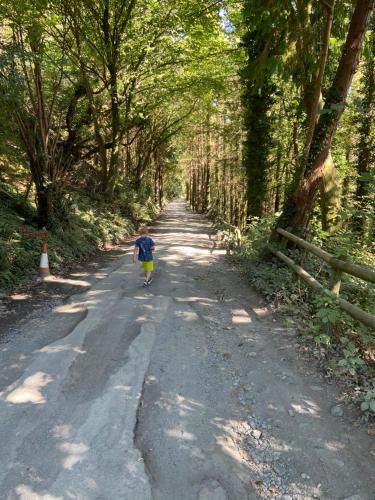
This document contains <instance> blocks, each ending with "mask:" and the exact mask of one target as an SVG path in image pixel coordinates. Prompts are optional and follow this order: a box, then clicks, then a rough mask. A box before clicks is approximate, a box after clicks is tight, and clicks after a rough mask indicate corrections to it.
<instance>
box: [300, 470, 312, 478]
mask: <svg viewBox="0 0 375 500" xmlns="http://www.w3.org/2000/svg"><path fill="white" fill-rule="evenodd" d="M301 477H302V479H310V476H309V475H308V474H305V473H304V472H303V473H302V474H301Z"/></svg>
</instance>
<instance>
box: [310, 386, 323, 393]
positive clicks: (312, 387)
mask: <svg viewBox="0 0 375 500" xmlns="http://www.w3.org/2000/svg"><path fill="white" fill-rule="evenodd" d="M310 389H311V390H312V391H316V392H318V391H322V390H323V387H320V385H312V386H310Z"/></svg>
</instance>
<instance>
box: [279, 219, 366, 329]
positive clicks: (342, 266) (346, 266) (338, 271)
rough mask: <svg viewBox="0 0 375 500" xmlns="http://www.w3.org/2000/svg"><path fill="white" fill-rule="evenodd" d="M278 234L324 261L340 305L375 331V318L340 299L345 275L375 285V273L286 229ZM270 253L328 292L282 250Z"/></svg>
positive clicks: (311, 283)
mask: <svg viewBox="0 0 375 500" xmlns="http://www.w3.org/2000/svg"><path fill="white" fill-rule="evenodd" d="M277 232H278V233H279V234H280V235H281V236H282V238H283V240H284V241H285V239H287V240H290V241H293V243H295V244H296V245H298V246H299V247H302V248H304V249H305V250H307V251H308V252H310V253H312V254H314V255H316V256H317V257H319V258H320V259H322V260H324V261H325V262H326V263H327V264H328V266H329V268H330V274H331V282H330V290H331V292H333V293H334V294H335V295H337V300H338V304H339V306H340V307H341V309H342V310H343V311H345V312H346V313H348V314H349V315H350V316H352V317H353V318H354V319H356V320H358V321H360V322H361V323H363V324H365V325H367V326H369V327H370V328H373V329H374V330H375V316H372V314H369V313H368V312H366V311H363V309H361V308H359V307H358V306H355V305H354V304H351V303H350V302H348V301H347V300H345V299H342V298H341V297H339V294H340V287H341V277H342V274H343V273H346V274H350V275H351V276H356V277H357V278H360V279H362V280H365V281H367V282H369V283H375V271H373V270H372V269H370V268H368V267H364V266H359V265H358V264H353V263H351V262H346V261H344V260H340V259H338V258H337V257H335V256H334V255H332V254H330V253H328V252H326V251H325V250H322V249H321V248H319V247H317V246H315V245H313V244H312V243H309V242H307V241H305V240H303V239H302V238H298V236H296V235H294V234H292V233H289V231H286V230H285V229H281V228H278V229H277ZM269 249H270V251H271V252H272V253H273V254H274V255H276V257H278V258H279V259H280V260H282V261H283V262H285V264H287V266H289V267H290V268H291V269H293V271H294V272H295V273H296V274H298V276H300V277H301V278H302V279H303V280H304V281H306V283H308V284H309V285H310V286H311V287H312V288H314V290H316V291H318V292H324V291H328V290H327V289H326V288H325V287H324V286H323V285H322V284H321V283H319V281H317V280H316V279H315V278H314V277H313V276H311V274H309V273H308V272H307V271H306V270H305V269H303V267H301V266H300V265H298V264H297V263H296V262H294V260H292V259H290V258H289V257H287V256H286V255H285V254H284V253H283V252H281V251H280V250H276V249H275V248H272V247H271V246H270V247H269Z"/></svg>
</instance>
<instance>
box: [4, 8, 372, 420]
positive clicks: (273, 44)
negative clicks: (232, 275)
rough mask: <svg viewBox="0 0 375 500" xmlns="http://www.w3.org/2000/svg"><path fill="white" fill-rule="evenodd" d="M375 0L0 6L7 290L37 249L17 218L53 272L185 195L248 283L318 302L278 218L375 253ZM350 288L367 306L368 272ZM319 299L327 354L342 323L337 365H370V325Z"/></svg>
mask: <svg viewBox="0 0 375 500" xmlns="http://www.w3.org/2000/svg"><path fill="white" fill-rule="evenodd" d="M374 3H375V0H340V1H335V0H295V1H292V2H290V1H286V0H277V1H276V0H242V1H240V0H238V1H236V0H211V1H206V0H173V1H172V0H163V1H155V0H76V1H74V2H71V1H68V0H56V1H54V2H49V1H48V0H34V1H31V0H30V1H29V0H25V1H23V2H19V1H15V0H9V1H8V2H2V3H1V6H0V110H1V127H0V207H1V212H0V244H1V246H0V283H1V287H2V288H3V289H9V288H11V287H12V286H14V285H15V284H17V283H19V282H20V281H21V278H23V277H24V276H25V275H27V272H28V270H29V269H33V268H34V267H35V262H36V260H37V259H38V255H39V248H38V242H37V241H32V240H29V239H26V238H24V237H23V236H22V232H20V228H21V227H24V226H26V227H29V228H31V229H32V230H34V229H35V230H37V229H38V228H46V229H47V230H48V232H49V233H48V234H49V236H48V242H49V248H50V255H51V257H52V259H51V264H52V268H53V269H58V268H59V267H60V266H63V265H65V264H67V263H69V262H70V261H76V260H77V259H80V258H83V257H85V256H87V255H88V254H89V253H90V252H92V251H94V250H95V249H96V248H97V247H98V246H100V245H103V244H105V242H107V241H110V240H111V241H116V240H118V239H120V238H121V237H122V236H123V235H124V234H126V233H131V232H132V230H133V228H134V224H137V223H139V222H141V221H147V220H151V219H152V217H154V216H155V215H156V214H157V213H158V212H159V211H160V210H161V209H162V208H163V206H164V204H165V203H166V202H167V201H168V200H169V199H172V198H174V197H176V196H181V195H185V196H186V197H187V200H188V203H189V204H190V207H191V208H192V209H194V210H195V211H198V212H201V213H207V214H209V215H210V217H211V218H212V219H213V220H215V221H216V222H217V224H218V226H217V227H218V228H221V230H222V234H223V235H224V237H225V239H226V242H227V244H228V246H229V248H231V249H235V250H236V253H237V254H238V255H239V256H241V258H243V259H245V260H246V262H247V264H246V265H248V266H250V267H249V275H251V279H252V282H253V284H254V285H255V286H257V287H258V288H259V289H260V290H261V291H262V292H263V293H265V294H266V295H268V296H269V297H270V298H272V299H273V300H275V301H276V303H279V302H283V303H284V304H285V303H287V304H291V303H293V304H294V306H291V309H293V307H294V308H296V309H297V310H298V311H299V312H300V311H301V310H303V311H304V312H305V313H306V314H307V315H308V316H309V317H311V316H310V315H311V309H310V305H311V304H312V303H313V302H314V299H313V298H312V297H311V296H310V295H309V293H308V291H307V290H305V289H304V288H303V286H301V283H299V281H296V280H295V279H294V278H293V277H292V275H291V273H290V271H289V270H285V269H284V268H283V266H282V264H281V263H280V262H278V263H275V261H274V260H272V259H271V258H270V256H269V255H268V254H267V252H266V250H265V249H266V245H267V244H268V243H269V242H271V243H272V244H275V245H277V244H278V234H277V233H276V232H275V227H283V228H288V229H289V230H290V231H291V232H293V233H295V234H297V235H300V236H302V237H304V238H307V239H309V240H312V241H314V242H315V243H316V244H318V245H319V246H321V247H324V248H326V249H327V250H329V251H332V252H334V253H335V254H336V255H338V256H341V257H342V258H348V259H350V260H352V261H354V262H357V263H361V264H364V265H369V266H371V265H372V266H373V265H374V262H375V258H374V233H375V211H374V207H375V169H374V163H375V124H374V120H373V118H374V100H375V17H371V14H372V11H373V10H374ZM72 242H73V243H72ZM289 252H290V255H292V256H293V257H294V258H296V260H297V261H301V259H302V260H304V259H305V258H306V256H305V255H298V251H297V250H296V249H295V248H290V249H289ZM30 262H32V263H30ZM250 263H251V264H250ZM306 265H307V267H308V269H309V271H311V272H312V273H313V274H314V275H320V278H321V280H322V281H323V282H324V280H328V276H327V273H326V271H325V270H324V269H323V268H322V267H321V263H320V264H319V263H318V262H317V261H316V260H314V259H311V261H309V263H308V264H306ZM343 291H344V295H345V296H346V297H347V298H348V299H352V300H354V302H355V303H357V304H360V305H361V306H362V307H363V308H364V309H366V310H367V311H368V312H372V313H374V312H375V310H374V307H375V292H374V287H373V285H370V284H366V283H364V282H360V281H359V280H356V279H350V278H347V279H346V281H345V282H344V283H343ZM291 297H292V298H293V300H291ZM319 300H320V299H319ZM319 300H318V299H317V302H316V303H315V304H314V307H315V309H313V310H314V311H315V312H314V313H313V314H316V315H317V317H318V318H319V317H320V319H323V320H324V321H323V323H324V322H325V323H327V322H328V323H329V325H328V326H329V328H328V329H327V324H326V325H323V326H324V328H322V327H321V325H320V326H319V324H314V325H312V326H311V325H310V326H311V329H312V331H313V334H314V335H315V336H314V338H315V342H316V343H317V344H318V346H319V349H322V351H319V352H320V354H321V355H322V356H325V355H326V353H327V351H326V350H325V351H324V349H323V347H324V348H325V349H329V348H331V345H332V342H331V337H332V331H333V330H334V331H335V332H336V333H335V334H337V332H339V334H338V335H339V337H340V335H341V337H340V338H342V339H344V340H342V341H341V344H342V345H341V348H342V349H343V351H344V352H345V350H346V352H347V354H345V356H344V358H343V362H342V363H341V365H340V366H341V369H342V370H343V371H345V370H346V371H348V372H350V373H351V374H352V375H353V376H355V377H357V378H358V377H360V376H363V373H364V363H370V364H371V362H373V360H374V338H373V335H372V334H371V332H369V330H368V329H366V328H364V327H362V326H360V325H358V324H356V323H355V322H354V323H353V322H352V321H351V320H349V319H348V318H346V317H345V316H343V315H341V313H338V312H337V308H336V305H335V303H334V300H333V299H332V300H331V299H324V300H320V302H319ZM330 300H331V302H330ZM307 303H308V304H309V305H306V304H307ZM327 311H328V313H327ZM327 318H329V319H328V320H327ZM290 321H292V322H293V321H294V320H293V319H290ZM331 323H332V324H335V325H331ZM333 326H334V328H333ZM332 328H333V329H332ZM323 351H324V352H323ZM322 353H323V354H322ZM348 353H349V354H348ZM345 363H346V364H345ZM370 378H371V377H370ZM366 379H367V380H369V376H368V375H367V376H366ZM373 380H374V386H375V378H374V379H373ZM369 383H372V382H371V380H370V382H369ZM372 394H373V398H374V403H373V404H374V408H375V393H372ZM371 397H372V396H371ZM374 412H375V411H374Z"/></svg>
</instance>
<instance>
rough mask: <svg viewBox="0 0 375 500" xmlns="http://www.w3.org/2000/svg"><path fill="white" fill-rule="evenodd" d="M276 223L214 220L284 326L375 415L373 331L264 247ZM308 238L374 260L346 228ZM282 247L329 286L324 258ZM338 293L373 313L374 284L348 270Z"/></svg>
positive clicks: (361, 261) (336, 251)
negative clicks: (242, 225)
mask: <svg viewBox="0 0 375 500" xmlns="http://www.w3.org/2000/svg"><path fill="white" fill-rule="evenodd" d="M273 224H274V219H273V218H268V219H262V220H255V221H253V222H252V223H251V224H250V225H249V226H248V228H247V231H246V232H245V233H244V234H242V235H239V233H238V230H235V229H234V228H233V227H232V226H230V225H229V224H226V223H218V224H216V230H217V231H218V232H219V236H220V237H221V239H222V240H223V242H224V244H225V246H226V248H227V249H228V253H230V254H231V255H232V258H233V259H235V260H236V261H237V262H238V263H239V264H240V266H241V268H242V270H243V272H244V274H245V275H246V277H247V279H248V280H249V282H250V283H251V285H252V286H253V287H254V288H255V289H256V290H257V291H258V292H260V293H261V294H262V295H263V296H264V297H265V298H266V299H267V301H268V302H269V303H271V304H272V307H273V308H274V309H275V310H276V311H278V312H280V313H282V315H283V317H284V322H285V325H286V326H289V327H293V328H296V329H297V330H298V331H299V332H300V334H301V340H302V342H303V344H304V345H305V346H306V347H308V348H309V351H310V352H311V353H312V354H313V355H314V356H315V357H316V358H318V360H319V362H320V363H321V366H322V367H323V368H324V370H325V371H326V373H327V375H329V376H335V377H337V378H339V379H340V380H345V381H346V386H349V388H350V390H349V391H348V392H349V393H350V395H351V397H352V398H353V399H355V401H356V402H358V405H359V406H360V408H361V410H362V412H363V415H364V418H367V419H368V418H372V417H375V333H374V332H373V331H370V329H369V328H367V327H365V326H363V325H362V324H360V323H358V322H356V321H354V320H353V319H352V318H351V317H349V316H348V315H347V314H345V313H344V312H343V311H342V310H341V309H340V308H339V307H338V303H337V299H336V297H335V296H334V295H333V294H332V293H330V292H329V293H324V294H320V295H319V294H316V292H314V291H313V290H312V289H311V288H310V287H308V286H307V285H306V284H305V283H304V282H303V281H302V280H300V279H298V278H297V277H296V275H295V274H294V273H293V272H292V271H291V270H290V269H289V268H288V267H287V266H286V265H284V264H283V263H282V262H281V261H279V260H278V259H276V258H273V257H272V256H270V255H269V253H268V254H267V252H265V250H266V246H267V243H268V239H269V235H270V232H271V228H272V227H273ZM309 239H310V241H312V242H313V243H314V244H316V245H317V246H319V247H321V248H324V249H325V250H327V251H328V252H331V253H333V254H335V255H336V256H338V257H340V258H344V259H345V258H346V259H350V260H351V261H352V262H356V263H358V264H365V265H369V266H374V265H375V257H374V254H373V253H372V252H371V249H369V248H366V247H365V246H363V245H362V244H360V243H359V242H356V241H353V237H352V236H351V237H350V235H349V234H346V233H345V231H341V232H340V233H339V234H337V235H336V236H335V237H327V235H324V234H322V233H320V232H319V231H318V230H316V231H315V236H314V237H310V238H309ZM283 251H284V252H285V253H286V254H287V255H288V256H289V257H290V258H292V259H293V260H294V261H295V262H297V263H299V264H300V265H301V266H302V267H303V268H305V269H306V270H307V271H308V272H309V273H310V274H311V275H312V276H314V277H315V278H316V279H317V280H318V281H319V282H320V283H322V285H324V286H325V287H326V288H328V287H329V279H330V276H329V270H328V268H327V266H326V265H325V263H324V262H322V261H321V260H320V259H318V258H315V257H314V256H312V255H311V254H307V253H305V252H301V251H299V250H283ZM340 296H341V297H343V298H345V299H346V300H348V301H349V302H351V303H353V304H356V305H358V306H359V307H361V308H362V309H364V310H366V311H368V312H370V313H372V314H373V315H375V287H374V285H372V284H370V283H366V282H364V281H363V280H359V279H356V278H353V277H351V276H348V275H344V276H343V279H342V287H341V291H340Z"/></svg>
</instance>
